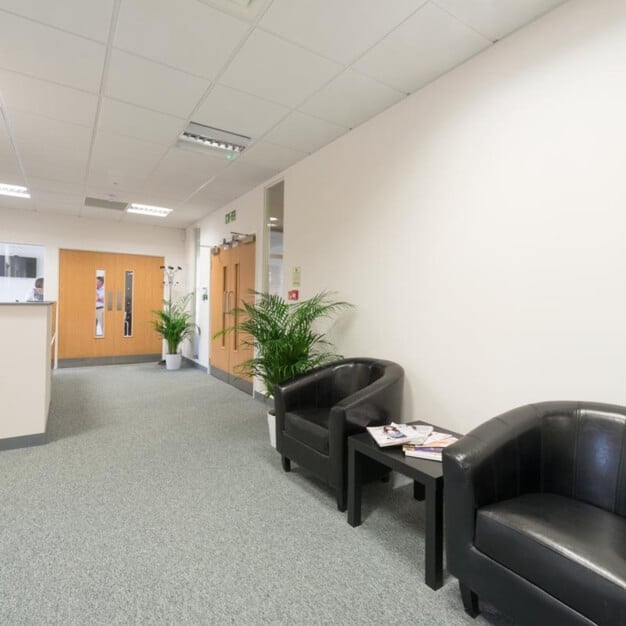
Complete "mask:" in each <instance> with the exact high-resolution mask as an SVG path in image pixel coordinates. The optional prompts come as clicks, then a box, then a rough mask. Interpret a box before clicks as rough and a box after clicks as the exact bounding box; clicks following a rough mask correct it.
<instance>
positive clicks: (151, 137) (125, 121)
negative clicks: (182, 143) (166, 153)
mask: <svg viewBox="0 0 626 626" xmlns="http://www.w3.org/2000/svg"><path fill="white" fill-rule="evenodd" d="M184 126H185V121H184V120H182V119H181V118H178V117H173V116H171V115H165V114H164V113H157V112H156V111H150V110H149V109H144V108H141V107H137V106H134V105H132V104H126V103H125V102H119V101H118V100H111V99H110V98H104V99H103V101H102V108H101V110H100V118H99V121H98V127H99V128H101V129H102V130H105V131H110V132H112V133H115V134H118V135H125V136H126V137H133V138H134V139H140V140H142V141H149V142H151V143H158V144H161V145H163V146H171V145H173V144H175V143H176V140H177V139H178V135H179V134H180V133H181V131H182V130H183V128H184Z"/></svg>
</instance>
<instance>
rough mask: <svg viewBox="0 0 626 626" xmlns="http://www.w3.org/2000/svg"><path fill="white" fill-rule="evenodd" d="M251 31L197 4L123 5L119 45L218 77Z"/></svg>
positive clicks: (129, 0) (144, 0) (136, 1)
mask: <svg viewBox="0 0 626 626" xmlns="http://www.w3.org/2000/svg"><path fill="white" fill-rule="evenodd" d="M249 28H250V25H249V24H247V23H246V22H242V21H241V20H238V19H235V18H234V17H231V16H229V15H225V14H224V13H220V12H219V11H216V10H215V9H212V8H210V7H208V6H206V5H203V4H200V3H199V2H197V0H176V2H171V0H124V2H123V3H122V7H121V10H120V16H119V21H118V25H117V29H116V31H115V44H114V45H115V47H117V48H121V49H123V50H127V51H129V52H135V53H136V54H139V55H141V56H145V57H147V58H149V59H154V60H155V61H159V62H161V63H165V64H166V65H171V66H173V67H176V68H178V69H181V70H185V71H187V72H191V73H192V74H197V75H199V76H205V77H207V78H214V77H215V76H216V75H217V74H218V72H219V71H220V70H221V69H222V66H223V65H224V63H226V61H227V60H228V58H229V57H230V56H231V54H232V52H233V51H234V49H235V48H236V47H237V46H238V45H239V43H240V41H241V40H242V38H243V36H244V35H245V34H246V33H247V32H248V29H249Z"/></svg>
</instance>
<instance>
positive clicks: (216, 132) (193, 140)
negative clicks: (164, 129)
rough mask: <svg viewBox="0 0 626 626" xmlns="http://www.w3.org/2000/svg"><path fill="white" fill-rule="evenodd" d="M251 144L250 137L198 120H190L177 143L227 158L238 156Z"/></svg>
mask: <svg viewBox="0 0 626 626" xmlns="http://www.w3.org/2000/svg"><path fill="white" fill-rule="evenodd" d="M249 144H250V137H246V136H245V135H238V134H237V133H231V132H229V131H226V130H221V129H219V128H213V127H212V126H204V124H198V123H197V122H190V123H189V125H188V126H187V128H185V130H184V131H183V132H182V133H181V134H180V136H179V137H178V142H177V143H176V145H177V147H179V148H187V149H191V150H197V151H199V152H212V153H213V154H215V155H218V156H221V157H224V158H226V159H235V158H237V157H238V156H239V155H240V154H241V153H242V152H243V151H244V150H245V149H246V148H247V147H248V145H249Z"/></svg>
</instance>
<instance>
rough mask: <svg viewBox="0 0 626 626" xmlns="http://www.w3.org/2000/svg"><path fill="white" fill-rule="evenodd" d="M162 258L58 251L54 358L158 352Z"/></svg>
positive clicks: (161, 296)
mask: <svg viewBox="0 0 626 626" xmlns="http://www.w3.org/2000/svg"><path fill="white" fill-rule="evenodd" d="M161 265H163V258H162V257H149V256H140V255H132V254H110V253H104V252H84V251H79V250H61V251H60V258H59V359H72V358H89V359H92V358H99V357H116V356H122V355H140V354H146V355H148V354H160V353H161V339H160V337H159V335H158V334H157V333H156V332H155V331H154V330H153V328H152V326H151V324H150V320H152V319H153V314H152V311H153V310H155V309H160V308H161V307H162V305H163V273H162V270H161V269H160V266H161Z"/></svg>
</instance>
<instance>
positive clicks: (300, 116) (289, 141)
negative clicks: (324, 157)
mask: <svg viewBox="0 0 626 626" xmlns="http://www.w3.org/2000/svg"><path fill="white" fill-rule="evenodd" d="M347 130H348V129H347V128H346V127H345V126H338V125H337V124H332V123H330V122H325V121H324V120H320V119H319V118H317V117H311V116H310V115H305V114H304V113H300V112H299V111H294V112H293V113H291V115H289V117H288V118H287V119H285V120H283V121H282V122H281V123H280V124H279V125H278V126H277V127H276V128H274V129H273V130H271V131H270V132H269V133H268V134H267V135H266V136H265V137H264V138H263V139H264V140H265V141H269V142H270V143H274V144H278V145H280V146H286V147H287V148H293V149H294V150H302V151H303V152H315V151H316V150H318V149H319V148H321V147H322V146H325V145H326V144H327V143H330V142H331V141H333V140H334V139H336V138H337V137H339V136H341V135H343V134H344V133H345V132H346V131H347Z"/></svg>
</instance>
